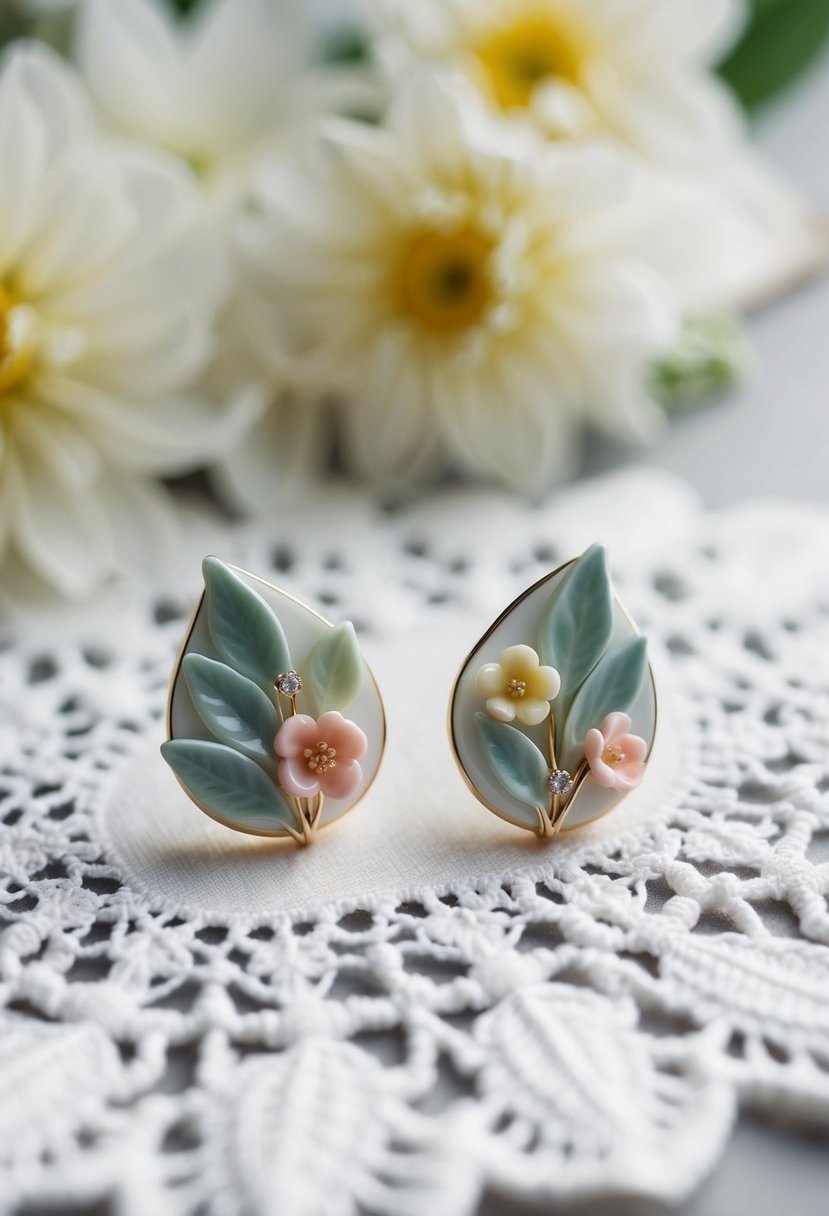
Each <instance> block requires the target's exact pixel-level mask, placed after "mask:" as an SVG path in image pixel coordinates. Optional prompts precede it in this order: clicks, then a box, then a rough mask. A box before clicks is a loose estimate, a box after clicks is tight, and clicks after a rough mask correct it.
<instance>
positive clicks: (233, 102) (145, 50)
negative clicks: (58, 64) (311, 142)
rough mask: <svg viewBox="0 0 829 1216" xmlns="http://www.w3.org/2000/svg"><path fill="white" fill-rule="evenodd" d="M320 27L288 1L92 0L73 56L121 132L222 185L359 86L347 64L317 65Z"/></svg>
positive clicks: (236, 180) (231, 186) (242, 177)
mask: <svg viewBox="0 0 829 1216" xmlns="http://www.w3.org/2000/svg"><path fill="white" fill-rule="evenodd" d="M313 36H314V30H313V26H312V23H311V22H310V20H309V19H308V13H307V12H306V11H305V9H304V8H303V6H302V5H300V4H298V3H294V2H291V0H202V3H200V4H199V5H198V6H197V7H196V9H195V12H194V13H193V14H191V15H189V16H188V17H187V18H186V19H182V18H180V17H179V16H177V15H176V13H175V12H174V10H173V8H172V6H171V5H170V4H169V3H166V2H165V0H84V2H83V3H82V4H81V6H80V9H79V19H78V31H77V37H76V43H75V58H76V61H77V64H78V68H79V70H80V72H81V74H82V75H83V77H84V79H85V80H86V82H87V85H88V87H89V90H90V92H91V94H92V97H93V99H94V101H95V104H96V106H97V109H98V112H99V113H100V114H101V116H102V118H103V120H104V121H105V122H106V123H107V125H108V126H109V127H110V128H111V129H113V130H114V131H116V132H118V133H119V134H121V135H123V136H127V137H129V138H130V139H134V140H138V141H139V142H141V143H147V144H153V145H155V146H157V147H160V148H164V149H166V150H167V151H169V152H173V153H175V154H176V155H177V156H180V157H181V158H182V159H183V160H185V161H187V163H188V164H189V165H190V166H191V167H192V169H193V170H194V171H195V173H196V174H197V176H198V177H199V178H200V179H201V180H202V181H203V182H204V183H205V184H206V185H208V186H210V187H212V188H215V190H217V191H218V192H219V193H220V194H227V193H230V194H231V195H232V194H234V193H235V192H236V191H237V190H238V189H239V188H240V187H241V186H244V185H245V184H246V182H247V174H248V172H249V170H250V167H251V165H252V164H253V163H254V162H255V160H256V158H257V157H258V156H260V155H261V154H262V152H263V151H265V150H272V149H273V148H274V147H277V146H280V145H283V146H284V145H286V144H291V143H292V141H293V140H296V139H298V138H301V137H302V135H303V134H304V133H305V131H306V129H307V123H308V122H309V121H310V120H312V119H313V118H315V117H316V116H317V115H318V114H320V113H321V112H323V111H324V110H325V109H327V108H329V107H330V106H332V105H335V104H337V103H340V102H343V103H344V102H346V101H350V100H353V99H354V98H355V97H357V96H362V91H361V90H362V85H361V82H360V80H359V79H357V78H355V77H354V76H353V75H352V74H351V73H348V72H344V73H341V72H338V71H335V70H333V69H327V70H323V69H316V70H314V69H312V68H311V67H310V63H311V59H312V50H313Z"/></svg>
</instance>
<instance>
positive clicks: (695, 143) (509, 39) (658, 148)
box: [368, 0, 744, 169]
mask: <svg viewBox="0 0 829 1216" xmlns="http://www.w3.org/2000/svg"><path fill="white" fill-rule="evenodd" d="M368 8H369V12H370V13H372V15H373V17H374V25H375V28H376V30H377V32H378V34H379V36H380V43H381V47H382V48H383V49H384V51H385V52H386V55H387V58H388V60H389V64H390V66H391V67H394V66H396V65H399V63H400V62H405V60H406V58H407V57H411V56H415V57H418V58H424V59H428V60H433V61H435V60H436V61H440V62H443V63H448V64H450V65H451V66H453V67H457V68H460V69H462V70H463V71H465V73H466V74H467V75H468V76H469V77H470V78H471V79H472V80H473V81H474V82H475V83H476V85H477V86H478V87H479V88H480V89H481V91H482V92H483V94H484V95H485V96H486V98H487V99H488V101H489V103H490V104H491V105H492V106H493V107H494V108H495V109H498V110H501V111H503V112H505V113H508V114H510V115H518V116H521V115H524V116H526V117H529V118H531V119H532V121H533V122H535V123H536V124H538V126H539V127H540V128H541V129H542V130H543V131H544V132H545V133H546V134H547V135H549V136H551V137H553V138H584V137H588V138H593V137H595V136H596V135H608V136H610V137H612V138H614V139H618V140H620V141H622V142H623V143H625V144H626V145H628V146H631V147H633V148H636V149H637V150H638V151H639V152H641V153H643V154H644V155H645V156H646V157H648V158H653V159H655V160H658V161H661V162H665V161H667V162H670V163H672V164H674V165H680V166H682V167H683V169H684V168H687V167H688V165H689V162H695V161H697V160H699V159H700V157H702V158H703V159H705V160H708V159H710V156H711V153H712V151H713V150H715V149H720V150H721V149H722V147H723V145H724V143H725V142H726V139H725V137H726V136H727V134H728V133H729V132H730V131H732V130H733V129H734V128H735V112H736V111H735V107H734V105H733V103H732V102H731V100H730V99H729V98H728V96H727V94H726V92H725V90H724V89H723V87H722V86H721V85H719V84H718V83H717V82H716V81H715V79H714V76H713V73H712V71H711V69H712V67H713V65H714V64H715V63H716V62H717V61H718V60H719V59H720V58H721V56H722V53H723V51H724V50H725V49H726V47H727V46H728V45H729V43H730V42H731V41H732V40H733V38H734V37H735V35H736V34H737V32H738V31H739V28H740V24H741V20H742V17H743V14H744V6H743V5H742V4H741V3H739V0H659V3H658V4H654V3H653V0H589V3H587V2H586V0H418V3H416V4H413V3H411V2H410V0H369V4H368Z"/></svg>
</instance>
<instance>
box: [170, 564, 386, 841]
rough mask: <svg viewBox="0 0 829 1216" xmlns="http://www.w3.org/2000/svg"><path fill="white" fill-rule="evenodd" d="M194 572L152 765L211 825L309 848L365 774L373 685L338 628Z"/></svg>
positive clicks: (352, 642)
mask: <svg viewBox="0 0 829 1216" xmlns="http://www.w3.org/2000/svg"><path fill="white" fill-rule="evenodd" d="M202 569H203V572H204V594H203V595H202V597H201V600H200V601H199V604H198V606H197V608H196V611H195V613H194V615H193V619H192V621H191V622H190V625H189V627H188V630H187V635H186V637H185V639H184V644H183V646H182V649H181V653H180V654H179V657H178V659H177V661H176V664H175V667H174V669H173V675H172V679H171V681H170V692H169V697H168V702H167V734H168V738H167V741H166V743H164V744H162V747H161V752H162V755H163V756H164V759H165V760H166V761H167V763H168V764H169V766H170V768H171V769H172V770H173V772H174V773H175V775H176V777H177V778H178V781H179V784H180V785H181V786H182V788H183V789H184V792H185V793H186V794H187V796H188V797H189V798H190V799H191V801H192V802H194V803H195V805H196V806H197V807H198V808H199V810H201V811H203V812H204V813H205V814H206V815H209V816H210V818H211V819H215V820H217V821H218V822H219V823H221V824H224V826H225V827H228V828H232V829H233V830H234V831H237V832H246V833H248V834H250V835H253V836H271V837H284V838H286V839H288V838H290V839H291V840H293V841H295V842H296V843H297V844H310V843H311V842H312V841H313V840H314V838H315V836H316V834H317V832H318V831H319V829H320V828H322V827H326V826H327V825H328V824H329V823H332V822H334V821H335V820H337V819H340V818H342V816H343V815H345V814H346V813H347V812H348V811H350V810H352V809H353V808H354V807H355V806H356V805H357V803H358V802H359V801H360V799H361V798H362V797H363V795H364V794H365V793H366V791H367V790H368V788H369V786H370V785H371V783H372V781H373V780H374V778H375V776H376V774H377V770H378V768H379V766H380V761H381V758H382V755H383V748H384V744H385V736H386V720H385V714H384V712H383V702H382V699H381V697H380V692H379V690H378V688H377V684H376V682H375V680H374V677H373V676H372V674H371V671H370V670H369V668H368V666H367V665H366V663H365V661H364V660H363V658H362V656H361V654H360V651H359V649H358V646H357V639H356V636H355V633H354V629H353V627H352V625H350V624H349V623H348V622H345V623H343V624H340V625H332V624H331V623H330V622H328V621H326V620H325V619H324V618H323V617H321V616H319V615H318V614H317V613H316V612H314V611H313V609H311V608H308V607H306V605H304V604H301V603H300V602H299V601H298V600H295V599H293V597H291V596H290V595H287V594H286V593H285V592H284V591H280V590H279V589H278V588H277V587H273V586H271V584H270V583H267V582H265V581H264V579H260V578H257V577H256V576H255V575H252V574H248V573H246V572H245V571H243V570H239V569H237V568H236V567H234V566H228V565H225V564H224V563H223V562H221V561H219V559H218V558H216V557H207V558H205V560H204V563H203V565H202ZM346 711H348V716H347V717H346V716H345V714H346Z"/></svg>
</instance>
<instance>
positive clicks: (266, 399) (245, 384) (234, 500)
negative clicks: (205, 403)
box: [205, 290, 332, 515]
mask: <svg viewBox="0 0 829 1216" xmlns="http://www.w3.org/2000/svg"><path fill="white" fill-rule="evenodd" d="M275 305H276V306H275V307H270V306H269V301H267V300H264V299H260V298H259V297H258V296H256V295H255V294H254V293H253V292H250V291H244V290H239V291H237V292H236V294H235V296H234V298H233V300H232V301H231V303H230V305H229V306H228V307H227V308H226V309H225V311H224V314H223V316H222V322H221V342H220V343H219V344H218V345H217V349H216V353H215V356H214V358H213V360H212V362H211V364H210V366H209V368H208V373H207V376H206V381H205V382H206V384H207V385H208V386H209V389H210V391H211V392H212V393H213V394H215V395H216V396H217V397H218V398H219V399H220V400H223V401H227V402H228V403H229V404H230V406H231V408H232V409H233V411H234V414H235V416H236V417H238V418H240V419H244V420H245V423H246V425H245V428H244V430H243V431H242V433H241V434H240V435H239V437H238V440H237V442H236V443H235V444H234V445H233V446H231V447H229V448H228V449H227V450H226V451H224V452H223V453H222V455H221V457H220V459H219V460H218V461H217V463H216V465H215V466H214V468H213V470H212V473H213V481H214V483H215V485H216V486H217V488H218V489H219V491H220V492H221V496H222V498H223V500H225V501H226V502H228V503H229V504H230V505H231V506H233V507H234V508H236V509H238V510H241V511H243V512H245V513H246V514H251V515H274V514H276V513H277V512H278V511H279V510H280V508H281V507H284V505H285V503H286V501H288V500H289V499H290V500H291V501H292V502H294V503H296V500H297V498H298V497H299V496H300V495H303V494H313V493H314V492H315V486H314V481H315V477H316V476H318V475H319V474H321V473H324V472H327V471H329V469H330V466H331V459H332V445H331V440H330V434H329V437H328V439H326V425H325V423H326V416H327V411H326V407H325V405H324V403H323V402H321V401H320V399H319V398H320V392H319V385H318V383H317V382H316V381H314V380H313V379H311V380H310V382H308V378H306V377H303V374H302V367H301V364H300V362H299V359H298V355H299V352H300V351H301V350H303V349H304V347H303V346H302V345H300V344H298V343H297V344H296V345H295V346H294V353H293V354H291V353H290V350H289V347H290V346H291V345H292V343H291V341H290V339H291V338H293V340H294V342H297V339H298V334H296V333H292V328H291V323H290V322H291V318H290V309H289V308H288V307H286V302H285V301H281V300H277V301H276V302H275ZM305 346H307V343H306V344H305ZM328 431H329V432H330V427H329V428H328Z"/></svg>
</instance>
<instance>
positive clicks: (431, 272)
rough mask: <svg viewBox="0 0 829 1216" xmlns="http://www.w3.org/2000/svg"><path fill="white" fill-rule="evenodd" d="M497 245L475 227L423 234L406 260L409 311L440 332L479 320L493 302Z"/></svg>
mask: <svg viewBox="0 0 829 1216" xmlns="http://www.w3.org/2000/svg"><path fill="white" fill-rule="evenodd" d="M492 248H493V242H492V241H491V240H488V239H487V238H486V237H483V236H482V235H481V234H480V233H479V232H477V231H475V229H474V228H461V229H459V230H457V231H455V232H426V233H421V234H419V235H418V236H417V237H415V239H414V240H413V241H412V242H411V244H410V245H409V247H408V249H407V251H406V254H405V256H404V259H403V266H402V272H401V276H400V296H401V303H402V307H403V311H404V313H405V314H406V315H407V316H410V317H414V318H415V319H416V320H417V321H419V322H420V323H421V325H423V326H425V328H427V329H430V330H432V331H433V332H434V333H438V334H451V333H456V332H458V331H459V330H463V329H468V328H470V327H471V326H473V325H476V324H478V322H480V320H481V318H482V317H483V315H484V313H485V312H486V310H487V308H488V307H489V304H490V302H491V300H492V294H493V292H492V283H491V279H490V266H489V259H490V254H491V253H492Z"/></svg>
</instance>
